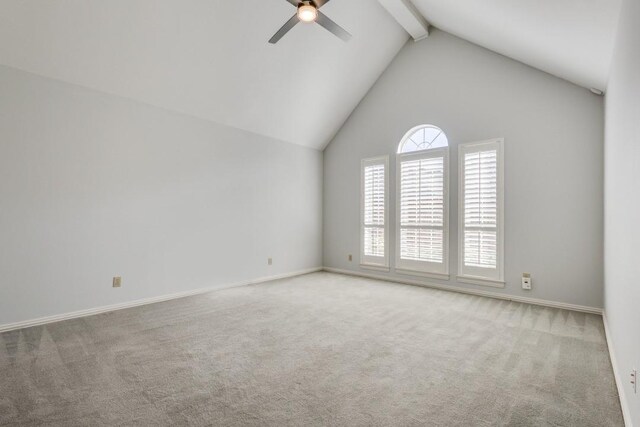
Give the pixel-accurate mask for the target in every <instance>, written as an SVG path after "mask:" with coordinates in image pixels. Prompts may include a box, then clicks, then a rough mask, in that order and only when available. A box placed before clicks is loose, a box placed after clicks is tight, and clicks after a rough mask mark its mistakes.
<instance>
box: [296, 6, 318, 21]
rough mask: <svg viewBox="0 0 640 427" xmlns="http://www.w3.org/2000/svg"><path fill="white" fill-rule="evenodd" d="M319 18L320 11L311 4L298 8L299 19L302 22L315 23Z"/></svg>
mask: <svg viewBox="0 0 640 427" xmlns="http://www.w3.org/2000/svg"><path fill="white" fill-rule="evenodd" d="M317 17H318V9H316V7H315V6H314V5H312V4H310V3H308V2H307V3H302V4H300V6H298V19H299V20H301V21H302V22H313V21H315V20H316V18H317Z"/></svg>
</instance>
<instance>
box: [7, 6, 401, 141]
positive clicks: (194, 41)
mask: <svg viewBox="0 0 640 427" xmlns="http://www.w3.org/2000/svg"><path fill="white" fill-rule="evenodd" d="M295 11H296V9H295V8H294V7H293V6H292V5H291V4H290V3H288V2H287V1H286V0H108V1H105V0H51V1H42V0H0V64H3V65H7V66H11V67H14V68H18V69H22V70H25V71H29V72H32V73H35V74H40V75H44V76H47V77H52V78H55V79H59V80H63V81H66V82H70V83H75V84H78V85H81V86H85V87H89V88H93V89H97V90H100V91H103V92H107V93H111V94H115V95H120V96H123V97H127V98H132V99H136V100H139V101H143V102H145V103H148V104H152V105H155V106H159V107H163V108H167V109H170V110H174V111H178V112H181V113H186V114H189V115H193V116H196V117H200V118H203V119H207V120H211V121H214V122H218V123H222V124H226V125H230V126H233V127H237V128H241V129H245V130H248V131H252V132H255V133H258V134H261V135H266V136H269V137H273V138H277V139H280V140H284V141H287V142H292V143H296V144H301V145H305V146H309V147H314V148H317V149H322V148H323V147H324V146H325V145H326V144H327V143H328V142H329V140H330V139H331V138H332V136H333V135H334V134H335V132H337V130H338V129H339V128H340V126H341V125H342V123H343V122H344V121H345V120H346V118H347V117H348V116H349V114H350V113H351V112H352V111H353V109H354V108H355V107H356V105H357V104H358V102H360V100H361V99H362V98H363V96H364V95H365V94H366V92H367V91H368V90H369V88H370V87H371V86H372V85H373V83H374V82H375V81H376V79H377V78H378V77H379V75H380V74H381V73H382V72H383V71H384V69H385V68H386V67H387V65H388V64H389V62H390V61H391V60H392V59H393V58H394V57H395V55H396V54H397V52H398V51H399V50H400V49H401V48H402V46H403V45H404V44H405V43H406V41H407V39H408V36H407V34H406V33H405V32H404V30H403V29H402V28H401V27H400V26H398V25H397V24H396V22H395V21H394V20H393V19H392V18H391V17H390V16H388V14H387V12H386V11H385V10H384V8H383V7H382V6H381V5H379V4H378V2H377V1H374V0H333V1H330V2H329V3H327V4H326V5H325V6H324V7H323V8H322V11H323V12H324V13H325V14H326V15H327V16H329V17H330V18H332V19H333V20H334V21H336V22H337V23H338V24H339V25H341V26H342V27H344V28H345V29H347V30H348V31H349V32H350V33H351V34H353V38H352V39H351V41H350V42H349V43H344V42H343V41H341V40H340V39H338V38H337V37H335V36H333V35H332V34H331V33H329V32H328V31H326V30H325V29H323V28H322V27H320V26H319V25H315V24H298V25H297V26H296V27H295V28H293V29H292V30H291V32H289V33H288V34H287V35H286V36H285V37H284V38H283V39H282V40H280V42H279V43H278V44H275V45H271V44H269V43H268V40H269V38H271V36H272V35H273V34H274V33H275V32H276V31H277V30H278V29H279V28H280V27H281V26H282V25H283V24H284V23H285V21H287V20H288V19H289V18H290V17H291V16H292V15H293V14H294V13H295ZM361 11H364V12H365V13H364V15H363V14H362V13H361Z"/></svg>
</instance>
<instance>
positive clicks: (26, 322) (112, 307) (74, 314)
mask: <svg viewBox="0 0 640 427" xmlns="http://www.w3.org/2000/svg"><path fill="white" fill-rule="evenodd" d="M321 270H323V268H322V267H315V268H309V269H306V270H298V271H293V272H290V273H284V274H278V275H274V276H267V277H260V278H258V279H253V280H247V281H244V282H237V283H229V284H225V285H219V286H211V287H208V288H200V289H194V290H191V291H185V292H177V293H175V294H168V295H160V296H157V297H151V298H143V299H139V300H135V301H128V302H123V303H119V304H112V305H105V306H102V307H96V308H90V309H87V310H79V311H73V312H71V313H63V314H56V315H53V316H47V317H40V318H38V319H31V320H24V321H21V322H15V323H7V324H4V325H0V332H7V331H12V330H15V329H22V328H28V327H30V326H39V325H45V324H47V323H53V322H60V321H62V320H68V319H75V318H78V317H85V316H92V315H94V314H100V313H107V312H109V311H116V310H122V309H124V308H131V307H138V306H140V305H147V304H153V303H156V302H162V301H169V300H172V299H178V298H184V297H189V296H192V295H199V294H205V293H207V292H213V291H218V290H221V289H229V288H235V287H238V286H247V285H254V284H257V283H263V282H270V281H272V280H278V279H285V278H287V277H294V276H301V275H303V274H309V273H314V272H316V271H321Z"/></svg>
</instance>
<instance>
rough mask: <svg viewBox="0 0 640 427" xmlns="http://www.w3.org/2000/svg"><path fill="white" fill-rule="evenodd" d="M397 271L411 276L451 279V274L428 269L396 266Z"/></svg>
mask: <svg viewBox="0 0 640 427" xmlns="http://www.w3.org/2000/svg"><path fill="white" fill-rule="evenodd" d="M395 272H396V273H400V274H406V275H409V276H419V277H428V278H430V279H439V280H449V275H448V274H442V273H429V272H428V271H419V270H407V269H405V268H396V269H395Z"/></svg>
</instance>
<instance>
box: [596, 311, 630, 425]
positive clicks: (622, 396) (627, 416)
mask: <svg viewBox="0 0 640 427" xmlns="http://www.w3.org/2000/svg"><path fill="white" fill-rule="evenodd" d="M602 323H604V335H605V338H606V340H607V347H609V358H610V359H611V366H612V368H613V377H614V379H615V381H616V387H618V397H619V398H620V407H621V408H622V418H624V425H625V426H627V427H633V424H632V423H631V412H630V410H629V405H628V404H627V396H626V395H625V392H624V387H622V378H623V377H621V376H620V371H619V370H618V363H617V359H616V353H615V351H614V349H613V341H612V339H611V331H610V330H609V322H607V313H606V312H603V313H602ZM625 378H626V376H625Z"/></svg>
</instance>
